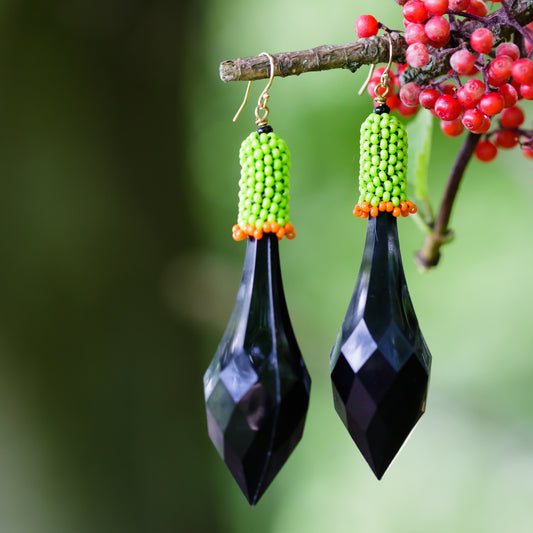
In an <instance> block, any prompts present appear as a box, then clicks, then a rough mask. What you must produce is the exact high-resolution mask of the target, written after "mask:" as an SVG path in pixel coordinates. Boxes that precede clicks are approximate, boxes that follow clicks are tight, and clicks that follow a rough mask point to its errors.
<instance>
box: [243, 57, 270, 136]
mask: <svg viewBox="0 0 533 533" xmlns="http://www.w3.org/2000/svg"><path fill="white" fill-rule="evenodd" d="M259 55H260V56H267V57H268V60H269V61H270V79H269V80H268V84H267V86H266V87H265V88H264V89H263V91H262V92H261V94H260V95H259V99H258V101H257V107H256V108H255V123H256V124H257V125H258V126H266V125H267V124H268V120H267V117H268V112H269V110H268V107H267V102H268V99H269V98H270V95H269V94H268V90H269V89H270V87H271V86H272V82H273V81H274V68H275V65H274V58H273V57H272V56H271V55H270V54H269V53H268V52H261V53H260V54H259ZM251 87H252V82H251V81H249V82H248V87H246V93H245V95H244V100H243V102H242V104H241V107H239V110H238V111H237V113H235V116H234V117H233V122H236V121H237V119H238V118H239V116H240V114H241V112H242V110H243V109H244V106H245V105H246V102H248V97H249V96H250V89H251ZM260 111H263V112H264V113H263V116H261V115H260Z"/></svg>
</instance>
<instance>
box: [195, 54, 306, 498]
mask: <svg viewBox="0 0 533 533" xmlns="http://www.w3.org/2000/svg"><path fill="white" fill-rule="evenodd" d="M261 55H266V56H267V57H268V58H269V60H270V80H269V83H268V85H267V87H266V88H265V89H264V90H263V92H262V93H261V95H260V97H259V102H258V105H257V107H256V110H255V115H256V124H257V126H258V127H257V130H256V131H254V132H252V133H251V134H250V135H249V136H248V137H247V138H246V139H245V140H244V141H243V143H242V146H241V150H240V154H239V156H240V163H241V179H240V182H239V185H240V192H239V214H238V218H237V222H238V223H237V224H236V225H235V226H233V238H234V239H235V240H237V241H240V240H244V239H246V238H247V239H248V242H247V249H246V258H245V261H244V270H243V275H242V281H241V285H240V287H239V291H238V294H237V300H236V303H235V307H234V309H233V313H232V315H231V318H230V321H229V324H228V326H227V328H226V332H225V333H224V336H223V338H222V340H221V342H220V344H219V346H218V349H217V351H216V353H215V357H214V359H213V360H212V362H211V364H210V366H209V368H208V369H207V371H206V373H205V375H204V392H205V402H206V411H207V424H208V432H209V436H210V438H211V440H212V441H213V444H214V445H215V447H216V449H217V450H218V452H219V454H220V455H221V457H222V458H223V459H224V461H225V463H226V465H227V466H228V468H229V470H230V471H231V473H232V475H233V477H234V478H235V480H236V481H237V483H238V485H239V487H240V489H241V490H242V492H243V493H244V495H245V497H246V499H247V500H248V502H249V503H250V505H255V504H256V503H257V501H258V500H259V498H260V497H261V496H262V494H263V493H264V491H265V490H266V488H267V487H268V486H269V485H270V483H271V482H272V480H273V479H274V477H275V476H276V474H277V473H278V472H279V470H280V469H281V467H282V466H283V464H284V463H285V461H286V460H287V459H288V457H289V455H290V454H291V453H292V451H293V450H294V448H295V447H296V445H297V444H298V442H299V441H300V439H301V437H302V433H303V428H304V423H305V418H306V414H307V407H308V405H309V391H310V387H311V380H310V377H309V374H308V372H307V369H306V367H305V363H304V361H303V359H302V355H301V353H300V349H299V348H298V344H297V342H296V338H295V336H294V332H293V329H292V326H291V322H290V319H289V313H288V310H287V305H286V303H285V296H284V293H283V285H282V280H281V270H280V263H279V251H278V241H279V240H281V239H282V238H283V237H287V238H289V239H292V238H293V237H294V236H295V233H294V228H293V226H292V224H291V223H290V220H289V173H288V172H289V167H290V160H289V151H288V149H287V146H286V144H285V142H284V141H283V140H282V139H280V138H279V137H278V136H277V135H276V134H275V133H274V132H273V130H272V127H271V126H269V125H268V122H267V116H268V107H267V105H266V104H267V102H268V98H269V94H268V92H267V91H268V89H269V88H270V86H271V85H272V81H273V78H274V60H273V58H272V57H271V56H270V55H269V54H267V53H266V52H263V54H261ZM250 85H251V82H250V83H249V84H248V88H247V91H246V96H245V99H244V102H243V104H242V106H241V108H240V109H239V111H238V112H237V114H236V115H235V118H234V119H233V120H234V121H235V120H236V119H237V117H238V116H239V114H240V112H241V111H242V109H243V108H244V106H245V105H246V101H247V99H248V95H249V93H250Z"/></svg>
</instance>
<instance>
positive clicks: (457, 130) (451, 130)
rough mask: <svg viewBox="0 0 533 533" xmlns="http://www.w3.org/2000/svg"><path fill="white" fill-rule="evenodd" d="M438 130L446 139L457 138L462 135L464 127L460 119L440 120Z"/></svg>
mask: <svg viewBox="0 0 533 533" xmlns="http://www.w3.org/2000/svg"><path fill="white" fill-rule="evenodd" d="M440 129H441V130H442V132H443V133H444V134H445V135H448V137H458V136H459V135H461V133H463V130H464V127H463V124H462V122H461V119H459V118H456V119H455V120H441V121H440Z"/></svg>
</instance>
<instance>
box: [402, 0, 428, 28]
mask: <svg viewBox="0 0 533 533" xmlns="http://www.w3.org/2000/svg"><path fill="white" fill-rule="evenodd" d="M403 16H404V17H405V18H406V19H407V20H408V21H409V22H417V23H419V24H420V23H421V22H424V21H425V20H426V19H427V18H428V12H427V9H426V5H425V4H424V2H421V1H420V0H409V1H408V2H407V3H406V4H405V5H404V6H403Z"/></svg>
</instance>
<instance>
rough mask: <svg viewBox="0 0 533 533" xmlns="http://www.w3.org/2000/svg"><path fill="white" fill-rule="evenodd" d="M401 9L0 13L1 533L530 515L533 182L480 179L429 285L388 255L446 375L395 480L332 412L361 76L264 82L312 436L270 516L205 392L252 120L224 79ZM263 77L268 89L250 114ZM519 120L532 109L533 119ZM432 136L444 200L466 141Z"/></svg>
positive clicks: (289, 6)
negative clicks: (230, 467) (285, 162)
mask: <svg viewBox="0 0 533 533" xmlns="http://www.w3.org/2000/svg"><path fill="white" fill-rule="evenodd" d="M368 12H372V13H373V14H374V15H375V16H376V17H377V18H378V19H379V20H382V21H383V22H385V23H386V24H387V25H389V26H392V27H399V26H400V25H401V19H400V16H401V15H400V9H398V8H397V6H396V5H395V4H394V2H392V0H388V1H387V2H379V3H378V2H372V3H371V2H366V1H359V2H356V1H351V2H348V1H346V0H341V1H337V2H334V3H325V2H318V1H316V0H307V1H305V2H303V1H300V0H295V1H292V2H286V1H285V2H284V1H281V0H272V1H271V2H269V3H268V4H265V3H259V2H258V3H250V2H244V1H238V0H228V1H226V2H213V1H211V2H209V1H203V2H201V1H198V2H194V3H193V2H190V3H185V2H176V1H170V0H153V1H151V2H148V1H145V2H143V1H141V0H128V1H126V0H107V1H103V0H97V1H95V0H92V1H89V0H69V1H67V0H56V1H51V2H47V3H45V4H44V5H41V4H39V3H36V2H30V1H28V0H3V1H2V2H0V62H1V63H0V64H1V70H0V74H1V78H0V79H1V81H0V96H1V99H0V101H1V103H0V110H1V127H0V132H1V138H0V166H1V176H2V193H1V194H0V204H1V206H0V207H1V208H0V221H1V224H0V227H1V228H2V231H1V232H0V257H1V260H0V285H1V290H0V295H1V298H0V358H1V359H0V531H1V532H2V533H49V532H50V533H51V532H54V533H73V532H76V533H85V532H87V533H88V532H91V533H94V532H99V533H123V532H124V533H125V532H128V533H136V532H139V533H141V532H142V533H145V532H158V533H159V532H161V533H166V532H178V531H179V532H213V533H219V532H220V533H228V532H235V533H249V532H250V531H253V532H255V533H285V532H296V533H299V532H308V533H315V532H316V533H318V532H326V531H335V532H336V533H344V532H352V531H365V532H366V533H382V532H383V533H384V532H395V533H417V532H427V531H432V532H433V533H441V532H442V533H444V532H450V531H460V532H463V531H464V532H469V533H470V532H484V533H492V532H494V533H496V532H498V533H499V532H501V531H504V530H511V529H512V530H513V531H514V532H515V533H516V532H526V531H528V532H529V531H531V530H532V528H533V519H532V515H531V501H532V499H533V388H532V382H533V357H532V353H531V352H532V349H531V346H532V345H533V327H532V326H531V324H532V322H533V321H532V318H533V310H532V306H531V299H532V296H533V291H532V281H531V274H530V272H531V265H532V264H533V247H532V244H533V243H532V238H531V230H530V227H529V223H530V220H531V217H530V216H528V214H527V213H528V209H530V207H531V202H532V200H533V183H532V180H531V165H532V163H531V162H528V161H526V160H524V159H523V158H522V157H521V156H520V155H519V154H518V153H517V151H512V152H510V153H502V154H500V155H499V156H498V159H497V160H496V161H495V162H493V163H491V164H490V165H483V164H481V163H477V162H473V163H472V164H471V165H470V167H469V169H468V174H467V179H466V180H465V182H464V184H463V185H462V187H461V191H460V197H459V199H458V201H457V205H456V209H455V211H454V214H453V219H452V227H453V229H454V230H455V231H456V234H457V237H456V240H455V242H454V243H453V244H451V245H449V246H447V247H446V248H445V249H444V250H443V254H444V255H443V259H442V261H441V264H440V265H439V267H438V269H436V270H435V271H434V272H431V273H429V274H426V275H421V274H419V273H418V272H417V270H416V268H415V266H414V264H413V261H412V258H413V256H414V253H415V251H416V250H417V249H418V248H419V247H420V245H421V243H422V239H423V236H422V234H421V233H420V231H419V230H418V229H417V227H416V226H415V225H414V224H413V223H412V222H411V221H410V220H409V219H407V220H405V221H403V220H402V222H401V224H400V238H401V242H402V253H403V257H404V263H405V269H406V276H407V279H408V282H409V287H410V291H411V296H412V299H413V302H414V305H415V308H416V310H417V315H418V318H419V321H420V324H421V327H422V330H423V332H424V335H425V338H426V341H427V343H428V345H429V346H430V349H431V351H432V353H433V358H434V359H433V369H432V380H431V387H430V395H429V401H428V409H427V413H426V415H425V416H424V417H423V418H422V419H421V421H420V423H419V424H418V426H417V428H416V429H415V431H414V432H413V434H412V436H411V438H410V439H409V441H408V444H407V445H406V446H405V448H404V449H402V451H401V452H400V454H399V456H398V457H397V459H396V460H395V462H394V463H393V464H392V465H391V467H390V469H389V471H388V472H387V474H386V475H385V477H384V479H383V480H382V481H381V482H378V481H376V479H375V478H374V476H373V474H372V473H371V471H370V469H369V468H368V467H367V466H366V464H365V462H364V460H363V459H362V457H361V456H360V454H359V453H358V451H357V449H356V447H355V445H354V444H353V443H352V441H351V440H350V438H349V436H348V434H347V432H346V431H345V429H344V427H343V425H342V423H341V422H340V419H339V418H338V417H337V415H336V413H335V411H334V409H333V404H332V399H331V388H330V382H329V374H328V364H329V352H330V349H331V347H332V345H333V342H334V340H335V337H336V334H337V330H338V328H339V327H340V324H341V322H342V319H343V317H344V313H345V311H346V307H347V305H348V301H349V299H350V297H351V294H352V290H353V286H354V283H355V278H356V275H357V270H358V267H359V262H360V258H361V253H362V246H363V241H364V233H365V224H364V223H363V222H361V221H359V220H356V219H354V217H353V216H352V214H351V211H352V208H353V204H354V202H355V200H356V192H355V185H356V179H355V178H356V171H357V168H356V155H355V154H356V151H357V132H358V128H359V124H360V123H361V121H362V120H363V119H364V117H365V116H366V115H367V114H368V112H369V110H370V106H371V104H370V101H369V99H368V98H367V97H366V96H365V97H361V98H359V97H357V89H358V88H359V86H360V85H361V83H362V81H363V78H364V76H365V75H366V72H361V73H358V74H356V75H353V74H351V73H349V72H347V71H330V72H323V73H314V74H308V75H304V76H301V77H293V78H287V79H283V80H280V79H276V80H275V82H274V86H273V88H272V90H271V95H272V97H271V100H270V108H271V115H270V117H271V123H272V124H273V126H274V127H275V129H276V132H277V133H278V134H279V135H281V136H282V137H283V138H284V139H285V140H286V141H287V143H288V145H289V147H290V149H291V153H292V162H293V167H292V183H291V196H292V203H291V218H292V220H293V222H294V224H295V226H296V230H297V232H298V238H297V239H295V240H294V241H291V242H289V243H288V242H283V243H282V244H281V256H282V267H283V276H284V284H285V292H286V297H287V302H288V305H289V309H290V312H291V317H292V322H293V326H294V329H295V332H296V335H297V338H298V340H299V343H300V347H301V349H302V352H303V354H304V358H305V359H306V362H307V365H308V368H309V371H310V374H311V376H312V379H313V388H312V398H311V404H310V410H309V414H308V419H307V425H306V429H305V433H304V438H303V440H302V442H301V443H300V445H299V446H298V448H297V449H296V451H295V453H294V454H293V456H292V457H291V458H290V460H289V461H288V463H287V464H286V466H285V467H284V468H283V470H282V471H281V472H280V474H279V475H278V477H277V479H276V480H275V481H274V482H273V484H272V485H271V487H270V489H269V490H268V491H267V493H266V494H265V496H264V497H263V498H262V500H261V501H260V503H259V505H258V506H257V507H256V508H253V509H251V508H249V507H248V505H247V503H246V501H245V499H244V498H243V497H242V495H241V494H240V492H239V489H238V488H237V485H236V484H235V483H234V481H233V479H232V478H231V476H230V474H229V473H228V472H227V471H226V468H225V466H224V464H223V462H222V461H221V460H220V458H219V457H218V455H217V453H216V451H215V449H214V447H213V446H212V445H211V443H210V442H209V440H208V437H207V432H206V424H205V415H204V407H203V390H202V374H203V372H204V370H205V368H206V367H207V365H208V364H209V361H210V360H211V358H212V356H213V354H214V352H215V349H216V346H217V344H218V341H219V340H220V337H221V335H222V333H223V330H224V328H225V325H226V322H227V320H228V318H229V315H230V313H231V310H232V308H233V303H234V299H235V295H236V290H237V287H238V285H239V282H240V276H241V268H242V263H243V258H244V244H242V243H241V244H236V243H234V242H233V240H232V239H231V232H230V229H231V226H232V225H233V223H234V221H235V216H236V198H237V180H238V172H239V168H238V158H237V151H238V147H239V145H240V142H241V141H242V139H243V138H244V137H245V136H247V135H248V133H249V132H250V131H251V130H252V129H253V128H254V124H253V104H252V105H249V107H248V108H247V109H246V110H245V112H244V113H243V116H242V117H241V119H240V120H239V121H238V122H237V123H236V124H232V122H231V118H232V116H233V114H234V112H235V111H236V109H237V107H238V105H239V104H240V101H241V98H242V96H243V94H244V89H245V86H244V84H242V83H232V84H227V85H224V84H223V83H222V82H221V81H220V80H219V78H218V64H219V62H220V61H222V60H224V59H229V58H234V57H242V56H247V55H256V54H258V53H259V52H261V51H263V50H266V51H269V52H281V51H289V50H298V49H304V48H310V47H313V46H316V45H319V44H326V43H339V42H347V41H350V40H352V39H353V38H354V34H353V22H354V21H355V19H356V18H357V16H359V15H360V14H363V13H368ZM262 86H263V82H257V83H256V84H254V87H253V93H252V101H255V99H256V98H257V94H258V93H259V91H260V90H261V88H262ZM530 111H531V109H530ZM435 129H436V131H435V133H434V137H435V142H434V147H435V149H434V152H433V154H432V159H431V164H430V190H431V195H432V198H433V200H434V201H435V202H436V201H437V200H438V199H439V197H440V195H441V193H442V189H443V187H444V183H445V180H446V176H447V173H448V171H449V168H450V165H451V162H452V159H453V157H454V153H455V151H456V150H457V149H458V146H459V143H460V141H459V140H450V139H447V138H444V136H443V135H441V133H440V131H439V130H438V127H437V128H435Z"/></svg>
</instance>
